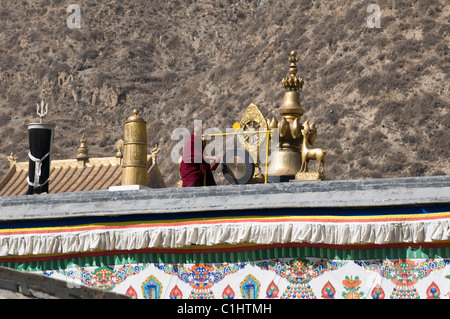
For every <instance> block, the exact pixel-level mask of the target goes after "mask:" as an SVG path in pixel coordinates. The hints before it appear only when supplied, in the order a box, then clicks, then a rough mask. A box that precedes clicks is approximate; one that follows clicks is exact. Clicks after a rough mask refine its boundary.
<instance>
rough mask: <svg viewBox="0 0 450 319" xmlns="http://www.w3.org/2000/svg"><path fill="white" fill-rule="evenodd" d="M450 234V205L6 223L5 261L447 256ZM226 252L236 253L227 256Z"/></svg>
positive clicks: (0, 244) (0, 227)
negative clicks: (316, 253)
mask: <svg viewBox="0 0 450 319" xmlns="http://www.w3.org/2000/svg"><path fill="white" fill-rule="evenodd" d="M449 230H450V206H441V207H405V208H382V209H354V210H351V209H350V210H349V209H347V210H337V209H328V210H327V209H317V210H301V209H292V210H265V211H251V210H247V211H233V212H214V213H208V212H206V213H196V214H154V215H147V214H145V215H138V214H136V215H123V216H120V217H91V218H89V217H86V218H79V219H58V220H46V221H42V220H36V221H16V222H9V223H4V224H0V262H1V261H3V262H15V261H14V260H17V259H22V258H24V259H25V260H33V259H36V258H38V259H42V260H52V259H64V258H72V257H73V256H81V257H85V256H88V257H89V256H105V255H110V254H114V255H122V254H129V253H130V252H137V253H143V254H146V253H150V254H155V253H156V254H169V255H170V254H172V255H177V254H182V255H183V254H184V255H185V254H186V253H188V254H193V255H195V254H199V253H200V254H213V255H214V254H217V253H219V254H221V253H224V254H227V253H230V252H231V253H236V252H243V251H246V254H250V252H252V254H254V255H255V254H256V255H257V254H258V253H256V252H257V251H264V250H265V249H266V248H262V247H264V245H270V246H269V247H270V248H269V249H274V248H275V249H278V250H279V249H281V250H283V249H292V248H293V247H295V249H308V248H319V249H326V250H328V249H331V250H344V251H345V250H349V251H363V250H367V249H369V250H370V249H374V248H375V249H392V248H393V249H398V248H399V249H405V248H406V249H417V248H422V247H426V248H427V249H431V248H432V249H441V250H442V249H444V250H447V245H449V242H450V231H449ZM246 245H248V247H253V248H248V247H247V246H246ZM193 247H194V248H193ZM199 247H201V248H199ZM223 247H226V248H227V249H231V251H230V252H229V251H223V250H222V249H223ZM173 249H178V250H180V251H177V250H173ZM191 250H192V252H191ZM158 251H159V252H158ZM199 251H202V252H199ZM352 254H354V253H352ZM445 254H446V252H445Z"/></svg>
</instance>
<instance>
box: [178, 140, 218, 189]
mask: <svg viewBox="0 0 450 319" xmlns="http://www.w3.org/2000/svg"><path fill="white" fill-rule="evenodd" d="M203 148H204V147H203V142H202V139H201V137H200V136H199V137H196V136H195V135H194V134H192V135H191V137H190V138H189V139H188V140H187V142H186V143H185V144H184V149H183V157H182V160H181V164H180V174H181V180H182V181H183V187H196V186H210V185H216V182H215V180H214V176H213V174H212V172H211V169H213V170H214V169H215V168H217V166H218V165H217V163H214V164H213V167H212V168H211V165H209V164H208V163H206V162H205V160H204V159H203Z"/></svg>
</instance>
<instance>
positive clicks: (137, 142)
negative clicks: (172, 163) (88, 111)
mask: <svg viewBox="0 0 450 319" xmlns="http://www.w3.org/2000/svg"><path fill="white" fill-rule="evenodd" d="M122 185H142V186H147V122H145V121H144V119H143V118H142V117H141V116H139V111H137V110H134V111H133V115H132V116H130V117H129V118H128V119H127V120H126V121H125V128H124V141H123V161H122Z"/></svg>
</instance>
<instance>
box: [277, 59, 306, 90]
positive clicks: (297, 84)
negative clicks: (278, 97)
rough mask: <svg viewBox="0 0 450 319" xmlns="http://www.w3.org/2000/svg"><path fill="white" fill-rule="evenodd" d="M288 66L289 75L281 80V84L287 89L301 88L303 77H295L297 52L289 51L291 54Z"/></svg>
mask: <svg viewBox="0 0 450 319" xmlns="http://www.w3.org/2000/svg"><path fill="white" fill-rule="evenodd" d="M289 62H290V63H291V64H290V67H289V76H288V77H285V78H283V79H282V80H281V85H282V86H283V87H284V88H285V89H287V90H289V91H297V90H300V89H302V88H303V83H304V81H303V79H302V78H300V77H297V72H298V70H297V62H298V59H297V52H296V51H291V56H290V57H289Z"/></svg>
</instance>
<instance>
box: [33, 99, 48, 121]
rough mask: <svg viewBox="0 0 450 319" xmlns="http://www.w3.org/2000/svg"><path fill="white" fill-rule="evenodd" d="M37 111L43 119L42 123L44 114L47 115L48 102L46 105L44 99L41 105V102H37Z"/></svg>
mask: <svg viewBox="0 0 450 319" xmlns="http://www.w3.org/2000/svg"><path fill="white" fill-rule="evenodd" d="M36 106H37V107H36V113H37V115H39V118H40V120H41V123H42V120H43V119H44V116H46V115H47V112H48V103H47V104H45V106H44V100H42V101H41V105H39V103H38V104H36ZM44 109H45V111H44Z"/></svg>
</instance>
